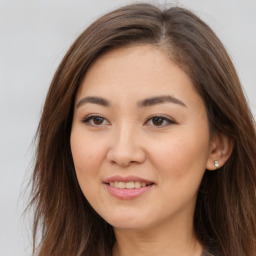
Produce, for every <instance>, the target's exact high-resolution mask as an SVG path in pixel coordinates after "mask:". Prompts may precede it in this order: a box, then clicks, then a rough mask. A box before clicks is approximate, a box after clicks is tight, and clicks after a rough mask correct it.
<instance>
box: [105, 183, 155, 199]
mask: <svg viewBox="0 0 256 256" xmlns="http://www.w3.org/2000/svg"><path fill="white" fill-rule="evenodd" d="M106 187H107V189H108V191H109V193H110V194H111V195H112V196H115V197H117V198H119V199H126V200H127V199H134V198H136V197H139V196H140V195H142V194H144V193H145V192H147V191H149V190H150V189H151V188H152V187H153V185H148V186H146V187H140V188H132V189H127V188H114V187H111V186H110V185H109V184H106Z"/></svg>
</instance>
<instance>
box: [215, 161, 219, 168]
mask: <svg viewBox="0 0 256 256" xmlns="http://www.w3.org/2000/svg"><path fill="white" fill-rule="evenodd" d="M214 166H215V167H216V168H218V167H219V161H218V160H214Z"/></svg>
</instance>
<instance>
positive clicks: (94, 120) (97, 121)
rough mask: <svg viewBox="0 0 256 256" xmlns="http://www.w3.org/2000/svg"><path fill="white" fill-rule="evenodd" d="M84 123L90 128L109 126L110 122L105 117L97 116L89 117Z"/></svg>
mask: <svg viewBox="0 0 256 256" xmlns="http://www.w3.org/2000/svg"><path fill="white" fill-rule="evenodd" d="M82 122H83V123H85V124H87V125H90V126H102V125H106V124H109V122H108V121H107V120H106V119H105V118H104V117H102V116H95V115H91V116H87V117H86V118H85V119H83V120H82Z"/></svg>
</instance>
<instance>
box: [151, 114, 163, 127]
mask: <svg viewBox="0 0 256 256" xmlns="http://www.w3.org/2000/svg"><path fill="white" fill-rule="evenodd" d="M163 122H164V119H163V118H162V117H158V116H156V117H153V118H152V123H153V124H154V125H155V126H160V125H162V124H163Z"/></svg>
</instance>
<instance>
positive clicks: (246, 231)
mask: <svg viewBox="0 0 256 256" xmlns="http://www.w3.org/2000/svg"><path fill="white" fill-rule="evenodd" d="M255 145H256V134H255V122H254V119H253V116H252V114H251V112H250V110H249V108H248V105H247V102H246V99H245V97H244V95H243V92H242V89H241V85H240V82H239V79H238V76H237V74H236V71H235V69H234V66H233V64H232V62H231V60H230V58H229V57H228V55H227V53H226V51H225V49H224V47H223V45H222V44H221V42H220V41H219V40H218V38H217V37H216V36H215V34H214V33H213V32H212V30H211V29H210V28H209V27H208V26H207V25H206V24H205V23H204V22H203V21H201V20H200V19H199V18H198V17H196V16H195V15H194V14H192V13H191V12H189V11H188V10H186V9H183V8H178V7H174V8H170V9H166V10H159V9H158V8H156V7H154V6H152V5H149V4H135V5H130V6H126V7H123V8H120V9H118V10H116V11H113V12H111V13H109V14H107V15H105V16H103V17H102V18H100V19H99V20H97V21H96V22H95V23H93V24H92V25H91V26H90V27H89V28H88V29H87V30H85V31H84V32H83V33H82V34H81V36H80V37H79V38H78V39H77V40H76V41H75V43H74V44H73V45H72V46H71V48H70V50H69V51H68V53H67V54H66V56H65V57H64V59H63V61H62V62H61V64H60V66H59V68H58V70H57V72H56V74H55V76H54V78H53V81H52V83H51V86H50V89H49V92H48V95H47V98H46V102H45V106H44V110H43V113H42V117H41V121H40V124H39V129H38V150H37V155H36V164H35V168H34V175H33V188H32V193H33V198H32V201H31V204H32V205H35V206H36V211H35V218H34V254H36V255H44V256H46V255H77V256H78V255H113V256H124V255H135V256H136V255H162V256H164V255H179V256H182V255H194V256H197V255H198V256H199V255H216V256H217V255H223V256H231V255H232V256H236V255H237V256H238V255H239V256H245V255H246V256H253V255H255V253H256V217H255V216H256V215H255V212H256V160H255V159H256V158H255V156H256V148H255ZM41 228H42V229H41ZM39 230H40V231H41V236H40V238H39V240H40V243H39V245H37V244H36V242H35V241H36V235H37V234H38V232H39Z"/></svg>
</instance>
